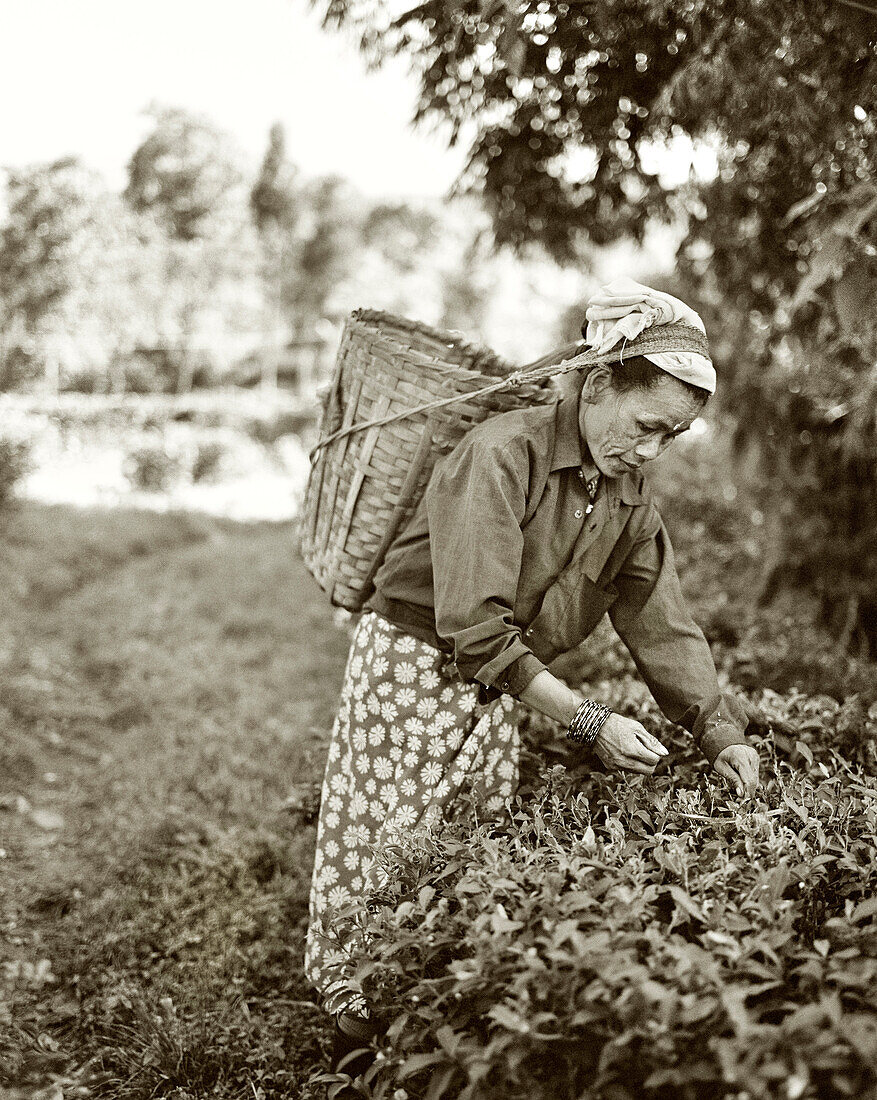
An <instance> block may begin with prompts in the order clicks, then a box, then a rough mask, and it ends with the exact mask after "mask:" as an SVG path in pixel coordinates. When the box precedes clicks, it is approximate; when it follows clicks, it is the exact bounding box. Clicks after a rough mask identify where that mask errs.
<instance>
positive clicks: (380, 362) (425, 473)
mask: <svg viewBox="0 0 877 1100" xmlns="http://www.w3.org/2000/svg"><path fill="white" fill-rule="evenodd" d="M670 330H677V332H681V330H685V332H686V333H688V334H691V333H692V332H694V333H695V335H696V336H697V337H700V336H701V334H700V333H698V332H697V330H691V329H688V327H687V326H684V325H665V326H662V328H661V331H660V334H658V330H653V332H652V333H651V334H650V333H649V332H648V331H647V332H646V333H644V334H643V335H642V336H641V337H639V338H638V339H637V340H636V341H631V342H630V343H629V344H628V348H629V353H630V354H635V353H636V351H637V350H639V347H640V346H642V348H643V350H648V348H649V346H650V345H652V344H655V341H656V339H657V341H658V345H656V347H655V350H658V346H659V347H660V348H661V349H664V348H665V347H676V348H684V347H685V346H686V345H685V343H684V341H683V342H682V343H680V341H679V337H678V336H677V337H676V342H675V343H674V341H673V340H672V339H670V340H669V343H668V337H669V336H670ZM617 358H618V352H617V351H615V352H612V353H610V354H604V355H602V356H599V357H598V356H596V354H595V353H594V352H592V351H590V350H588V349H584V350H583V349H582V347H581V345H568V346H567V347H565V348H560V349H557V350H556V351H554V352H552V353H551V354H549V355H547V356H545V357H544V358H543V359H541V360H539V361H538V362H537V363H533V364H530V365H529V366H528V367H527V368H523V369H519V370H514V369H513V368H512V366H511V365H510V364H508V363H505V362H503V361H502V360H501V359H500V358H499V357H498V356H496V355H494V354H493V353H492V352H490V351H487V350H484V349H480V348H477V347H473V346H472V345H470V344H467V343H465V342H463V341H462V340H460V339H458V338H456V337H455V336H453V335H451V334H449V333H442V332H439V331H437V330H436V329H433V328H430V327H429V326H427V325H423V324H419V323H417V322H413V321H407V320H404V319H402V318H399V317H394V316H392V315H390V314H387V313H380V312H377V311H375V310H357V311H356V312H355V313H353V314H351V316H350V318H349V319H348V321H347V324H346V325H345V328H344V332H343V334H342V337H341V344H340V347H339V350H338V358H337V361H336V366H335V374H334V376H333V379H332V383H331V386H330V389H329V392H328V394H327V396H326V399H325V404H324V407H323V417H322V422H321V425H320V442H319V443H318V444H317V446H316V448H315V449H314V451H313V452H312V455H311V459H312V466H311V473H310V478H309V481H308V486H307V490H306V493H305V499H304V505H303V508H302V514H301V527H300V531H301V550H302V556H303V558H304V561H305V564H306V565H307V566H308V568H309V569H310V571H311V572H312V573H313V575H314V577H315V578H316V580H317V582H318V583H319V585H320V587H321V588H322V589H323V590H324V591H325V592H327V593H328V595H329V597H330V599H331V600H332V603H333V604H335V605H336V606H338V607H344V608H347V609H348V610H350V611H359V610H360V609H361V608H362V606H363V604H364V603H365V601H366V600H367V599H368V597H369V596H370V594H371V592H372V587H373V585H372V581H373V578H374V575H375V573H376V572H377V570H378V568H379V566H380V564H381V562H382V561H383V558H384V555H385V553H386V551H387V548H388V547H389V545H390V543H391V542H392V541H393V539H394V538H395V536H396V535H397V534H398V532H399V531H400V530H401V529H402V527H403V525H404V524H405V522H406V521H407V520H408V518H409V517H410V516H411V514H412V512H413V511H414V509H415V507H416V506H417V503H418V501H419V500H420V498H421V496H422V494H423V490H424V488H425V487H426V483H427V481H428V480H429V476H430V474H431V473H432V469H433V466H434V465H435V462H436V460H437V459H438V457H439V456H440V455H442V454H445V453H447V452H448V451H450V450H451V449H452V448H453V447H454V446H455V445H456V444H457V443H458V442H459V441H460V439H462V438H463V436H464V435H465V434H466V432H468V431H469V429H470V428H472V427H473V426H474V425H475V424H478V423H480V422H481V421H483V420H486V419H487V418H488V417H489V416H493V415H495V414H497V413H501V412H507V411H509V410H510V409H518V408H522V407H524V406H530V405H534V404H546V403H548V402H551V401H554V400H556V390H555V388H554V387H553V386H552V385H551V384H550V379H551V377H552V376H553V375H556V374H559V373H562V372H565V371H568V370H572V369H575V368H577V367H582V366H585V365H587V364H589V363H594V362H597V361H599V360H603V361H611V360H612V359H617Z"/></svg>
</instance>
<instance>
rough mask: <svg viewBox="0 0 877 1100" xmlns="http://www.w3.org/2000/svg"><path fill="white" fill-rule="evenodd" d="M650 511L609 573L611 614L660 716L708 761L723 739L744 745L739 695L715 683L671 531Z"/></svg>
mask: <svg viewBox="0 0 877 1100" xmlns="http://www.w3.org/2000/svg"><path fill="white" fill-rule="evenodd" d="M650 509H651V511H650V515H649V520H648V522H647V524H646V525H644V530H643V535H642V537H641V538H639V539H637V541H636V542H635V543H634V546H633V549H632V550H631V552H630V554H629V555H628V557H627V558H626V559H625V561H624V563H623V565H622V567H621V570H620V571H619V573H618V575H617V577H616V579H615V585H616V587H617V589H618V598H617V599H616V601H615V604H614V605H613V607H612V609H611V611H610V619H611V620H612V624H613V626H614V627H615V629H616V631H617V632H618V634H619V635H620V637H621V639H622V641H623V642H624V644H625V645H626V646H627V648H628V649H629V650H630V653H631V656H632V657H633V660H634V663H635V664H636V667H637V669H638V670H639V673H640V675H641V676H642V678H643V680H644V681H645V683H646V685H647V686H648V688H649V691H651V693H652V695H653V696H654V699H655V702H656V703H657V704H658V706H659V707H660V708H661V710H662V712H663V713H664V715H665V716H666V717H667V718H668V719H669V720H670V721H671V722H676V723H678V724H679V725H680V726H684V727H685V728H686V729H688V730H689V731H690V732H691V733H692V734H693V736H694V739H695V741H696V742H697V744H698V745H699V747H700V749H701V751H702V752H703V754H704V756H706V758H707V759H708V760H709V762H710V763H713V761H714V760H715V758H716V757H717V756H718V755H719V753H720V752H721V751H722V750H723V749H725V748H727V747H728V746H729V745H745V744H747V743H748V742H747V741H746V736H745V730H746V725H747V722H748V718H747V714H746V711H745V710H744V708H743V704H742V703H741V701H740V700H739V699H738V698H737V697H736V696H735V695H733V694H731V693H729V692H722V690H721V688H720V686H719V681H718V676H717V675H716V667H715V664H714V662H713V658H712V653H711V652H710V648H709V645H708V644H707V641H706V638H705V637H704V636H703V632H702V631H701V629H700V627H698V625H697V624H696V623H695V621H694V619H692V617H691V614H690V613H689V611H688V608H687V606H686V604H685V600H684V597H683V595H682V591H681V589H680V586H679V578H678V576H677V574H676V566H675V562H674V558H673V548H672V546H671V544H670V538H669V535H668V534H667V531H666V528H665V527H664V524H663V522H662V520H661V518H660V516H659V515H658V513H657V511H656V510H655V509H654V507H653V506H650Z"/></svg>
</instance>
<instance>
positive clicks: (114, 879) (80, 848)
mask: <svg viewBox="0 0 877 1100" xmlns="http://www.w3.org/2000/svg"><path fill="white" fill-rule="evenodd" d="M2 547H3V550H2V552H3V563H2V568H3V572H4V574H5V577H4V584H3V604H4V606H3V613H4V624H5V630H4V635H5V637H4V642H3V663H2V671H0V677H2V679H0V687H2V690H0V723H2V726H3V738H2V743H3V759H2V769H3V770H2V773H0V774H2V780H0V799H2V803H0V804H2V807H3V809H2V810H0V828H2V832H3V840H2V846H3V848H4V850H5V859H4V860H3V867H4V875H3V879H2V887H0V889H2V893H3V897H2V901H3V913H4V915H5V920H4V925H3V929H2V931H3V937H4V940H5V948H6V952H5V959H6V961H5V962H4V967H3V970H2V972H0V973H2V977H0V983H2V984H0V1059H2V1061H0V1073H2V1079H4V1080H5V1082H6V1084H7V1086H8V1087H9V1088H10V1089H13V1088H15V1089H17V1090H18V1091H17V1092H11V1093H10V1095H31V1094H32V1093H33V1091H34V1090H35V1089H38V1088H44V1087H45V1086H46V1085H47V1084H49V1083H51V1082H60V1083H61V1085H62V1086H63V1087H64V1088H65V1089H69V1090H72V1094H75V1090H76V1089H79V1090H85V1091H80V1092H79V1093H78V1094H79V1095H89V1094H92V1095H106V1096H113V1097H132V1098H133V1097H148V1096H153V1095H167V1096H175V1097H177V1098H178V1100H182V1098H184V1097H189V1096H192V1097H200V1096H208V1095H209V1096H218V1097H238V1096H240V1097H243V1096H248V1097H253V1096H261V1097H274V1096H290V1095H304V1094H305V1093H304V1092H303V1091H302V1089H303V1087H304V1086H303V1085H302V1082H303V1081H304V1080H305V1078H306V1077H307V1076H308V1075H309V1073H310V1070H311V1068H312V1067H313V1066H314V1065H316V1064H318V1063H319V1062H320V1061H321V1057H322V1046H323V1044H324V1038H325V1037H324V1034H323V1022H322V1019H321V1015H320V1014H319V1012H318V1011H317V1010H316V1006H315V1005H314V1004H313V1003H311V1001H310V995H309V992H308V990H307V989H306V988H305V985H304V979H303V977H302V974H301V967H300V956H301V950H302V939H303V933H304V926H305V916H306V904H307V885H308V879H309V873H310V863H311V859H312V847H313V828H312V821H311V820H310V815H309V814H308V813H307V810H306V809H305V810H304V811H301V810H299V811H294V810H293V811H290V810H289V809H286V808H285V803H286V800H287V799H288V797H289V796H290V794H291V793H292V792H294V791H295V790H302V789H304V790H305V791H306V792H307V791H309V790H310V789H311V787H312V785H313V783H314V782H315V781H316V780H317V779H318V776H319V772H320V771H321V769H322V754H321V749H322V746H323V745H324V743H325V736H326V733H327V731H328V728H329V725H330V723H331V717H332V711H333V708H334V705H335V699H336V695H337V690H338V687H339V684H340V679H341V674H342V670H343V662H344V658H345V654H346V648H347V637H346V634H345V632H344V631H343V630H342V629H340V628H338V627H336V626H335V625H334V624H333V621H332V617H331V615H329V614H327V606H326V604H325V602H324V600H323V597H322V596H321V595H320V593H319V592H318V590H317V589H316V586H315V585H314V584H313V582H312V581H311V579H310V578H309V576H308V575H307V574H306V572H305V570H304V567H303V566H302V564H301V562H300V561H299V560H298V558H297V556H296V554H295V553H294V551H293V547H294V537H293V530H292V528H291V527H290V526H289V525H277V526H274V525H261V526H248V527H238V526H234V525H231V524H222V523H218V522H213V521H205V520H203V519H201V518H198V519H193V518H191V517H188V516H184V515H164V516H161V515H158V516H156V515H138V514H133V513H88V512H75V511H67V510H65V509H62V508H51V509H44V508H37V507H21V508H19V509H17V510H16V511H15V513H13V514H12V515H11V516H10V517H8V518H7V520H6V530H5V532H4V536H3V540H2ZM305 802H307V799H305Z"/></svg>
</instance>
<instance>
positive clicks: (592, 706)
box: [566, 699, 612, 748]
mask: <svg viewBox="0 0 877 1100" xmlns="http://www.w3.org/2000/svg"><path fill="white" fill-rule="evenodd" d="M611 713H612V711H611V710H610V709H609V708H608V707H604V706H603V704H602V703H595V702H594V700H593V699H585V700H584V701H583V702H582V703H581V704H580V705H579V709H578V710H577V711H576V712H575V714H574V715H573V719H572V721H571V722H570V724H569V729H568V730H567V731H566V736H567V737H568V738H569V740H570V741H577V742H578V743H579V744H581V745H585V746H586V747H587V748H590V747H591V745H593V744H594V742H595V741H596V740H597V734H598V733H599V732H600V730H601V729H602V728H603V724H604V723H605V721H606V719H607V718H608V717H609V715H610V714H611Z"/></svg>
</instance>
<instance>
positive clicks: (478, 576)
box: [425, 439, 545, 695]
mask: <svg viewBox="0 0 877 1100" xmlns="http://www.w3.org/2000/svg"><path fill="white" fill-rule="evenodd" d="M527 484H528V460H527V453H526V448H525V446H524V445H522V446H521V447H520V448H513V447H509V446H500V445H498V444H494V443H492V442H490V441H487V440H483V439H481V440H479V439H474V440H471V441H470V440H464V441H463V443H462V444H461V445H460V446H459V447H457V448H456V449H455V450H454V451H453V452H452V453H451V454H450V455H448V456H446V457H445V458H443V459H441V460H440V461H439V462H438V463H437V464H436V467H435V470H434V471H433V475H432V477H431V479H430V482H429V485H428V486H427V489H426V494H425V503H426V509H427V516H428V520H429V537H430V552H431V555H432V566H433V576H434V586H435V621H436V631H437V633H438V635H439V637H440V638H442V639H444V640H445V641H447V642H450V643H452V644H453V647H454V662H455V664H456V666H457V669H458V671H459V673H460V675H461V676H463V678H464V679H469V680H477V681H479V682H480V683H482V684H484V685H485V686H487V687H492V688H496V689H498V690H500V691H504V692H507V693H509V694H511V695H518V694H519V693H520V692H522V691H523V690H524V688H525V687H526V686H527V684H529V683H530V681H531V680H532V679H533V677H534V676H535V675H536V674H537V673H538V672H540V671H541V670H542V669H543V668H545V665H544V664H543V663H542V662H541V661H540V660H539V659H538V658H537V657H536V656H535V654H534V653H533V652H532V651H531V650H530V649H529V647H528V646H527V645H526V644H525V642H524V641H523V639H522V637H521V631H520V629H519V627H518V626H517V625H516V623H515V621H514V611H513V608H514V603H515V594H516V592H517V586H518V579H519V576H520V571H521V554H522V551H523V541H524V540H523V534H522V532H521V522H522V520H523V517H524V514H525V511H526V503H527V501H526V492H527Z"/></svg>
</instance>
